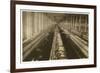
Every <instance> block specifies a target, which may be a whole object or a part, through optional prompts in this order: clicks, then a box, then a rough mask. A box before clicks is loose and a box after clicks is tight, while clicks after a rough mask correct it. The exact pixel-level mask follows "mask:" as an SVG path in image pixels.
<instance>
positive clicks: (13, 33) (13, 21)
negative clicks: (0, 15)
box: [10, 0, 96, 73]
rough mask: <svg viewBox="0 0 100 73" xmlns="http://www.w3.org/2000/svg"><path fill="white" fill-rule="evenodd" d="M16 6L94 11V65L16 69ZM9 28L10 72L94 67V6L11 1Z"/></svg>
mask: <svg viewBox="0 0 100 73" xmlns="http://www.w3.org/2000/svg"><path fill="white" fill-rule="evenodd" d="M16 4H21V5H37V6H38V5H39V6H52V7H72V8H87V9H93V10H94V64H89V65H75V66H59V67H43V68H25V69H16V58H15V57H16V49H15V48H16V45H15V44H16V14H15V13H16ZM10 9H11V12H10V15H11V20H10V22H11V26H10V28H11V29H10V32H11V37H10V39H11V40H10V41H11V42H10V46H11V51H10V52H11V54H10V55H11V61H10V64H11V65H10V71H11V73H13V72H27V71H43V70H58V69H74V68H89V67H96V6H95V5H81V4H63V3H48V2H33V1H12V0H11V7H10Z"/></svg>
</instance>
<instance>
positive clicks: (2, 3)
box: [0, 0, 100, 73]
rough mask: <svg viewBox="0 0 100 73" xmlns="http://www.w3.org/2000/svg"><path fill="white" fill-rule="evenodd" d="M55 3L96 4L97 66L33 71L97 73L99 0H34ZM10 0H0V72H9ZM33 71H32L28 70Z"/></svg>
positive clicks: (99, 63) (99, 30)
mask: <svg viewBox="0 0 100 73" xmlns="http://www.w3.org/2000/svg"><path fill="white" fill-rule="evenodd" d="M34 1H45V2H56V3H76V4H89V5H97V13H98V15H97V24H98V25H97V34H98V36H97V38H98V40H97V43H98V44H97V50H98V51H97V61H98V62H97V68H82V69H69V70H66V69H65V70H52V71H41V72H34V73H60V72H62V73H75V72H76V73H99V72H100V57H99V55H100V53H99V52H100V45H99V43H100V38H99V37H100V34H99V32H100V0H34ZM9 69H10V0H0V73H10V72H9ZM30 73H33V72H30Z"/></svg>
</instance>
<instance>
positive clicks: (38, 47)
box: [22, 11, 88, 61]
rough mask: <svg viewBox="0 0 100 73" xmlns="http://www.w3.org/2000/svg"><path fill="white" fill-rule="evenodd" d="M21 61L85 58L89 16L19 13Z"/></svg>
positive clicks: (86, 54) (86, 56) (86, 55)
mask: <svg viewBox="0 0 100 73" xmlns="http://www.w3.org/2000/svg"><path fill="white" fill-rule="evenodd" d="M22 31H23V32H22V38H23V41H22V44H23V47H22V51H23V61H44V60H60V59H83V58H88V14H78V13H77V14H74V13H73V14H72V13H47V12H36V11H35V12H34V11H33V12H31V11H30V12H28V11H22Z"/></svg>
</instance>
